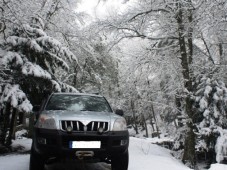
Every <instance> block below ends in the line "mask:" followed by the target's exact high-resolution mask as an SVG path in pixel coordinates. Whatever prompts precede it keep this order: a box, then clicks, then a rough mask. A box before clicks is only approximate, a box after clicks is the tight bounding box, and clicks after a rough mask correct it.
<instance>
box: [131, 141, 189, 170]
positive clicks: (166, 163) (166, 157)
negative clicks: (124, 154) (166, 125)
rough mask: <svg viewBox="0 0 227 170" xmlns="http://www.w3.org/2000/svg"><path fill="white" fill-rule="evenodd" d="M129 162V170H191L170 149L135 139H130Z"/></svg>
mask: <svg viewBox="0 0 227 170" xmlns="http://www.w3.org/2000/svg"><path fill="white" fill-rule="evenodd" d="M129 161H130V162H129V170H150V169H157V170H167V169H168V170H189V168H188V167H186V166H185V165H184V164H183V163H181V162H180V161H179V160H177V159H175V158H174V157H173V156H172V155H171V154H170V151H169V150H168V149H165V148H162V147H160V146H157V145H154V144H152V143H151V141H149V140H145V139H138V138H133V137H132V138H130V147H129Z"/></svg>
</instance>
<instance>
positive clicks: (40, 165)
mask: <svg viewBox="0 0 227 170" xmlns="http://www.w3.org/2000/svg"><path fill="white" fill-rule="evenodd" d="M29 170H44V160H43V159H42V157H41V156H40V155H39V154H37V153H36V152H35V151H34V149H33V148H32V149H31V154H30V163H29Z"/></svg>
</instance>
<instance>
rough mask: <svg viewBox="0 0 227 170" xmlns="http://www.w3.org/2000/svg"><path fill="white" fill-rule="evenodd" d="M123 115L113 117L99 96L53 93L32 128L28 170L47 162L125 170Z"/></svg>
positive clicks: (125, 127) (120, 113)
mask: <svg viewBox="0 0 227 170" xmlns="http://www.w3.org/2000/svg"><path fill="white" fill-rule="evenodd" d="M122 115H123V111H121V110H117V111H116V113H114V112H113V111H112V109H111V107H110V105H109V104H108V102H107V100H106V99H105V98H104V97H103V96H100V95H93V94H81V93H54V94H52V95H51V96H50V97H49V98H48V99H47V101H46V102H45V103H44V104H43V106H41V109H40V111H39V112H38V119H37V121H36V123H35V126H34V137H33V143H32V148H31V156H30V170H43V169H44V165H45V163H48V162H50V160H75V162H76V160H92V161H95V162H108V163H111V167H112V170H127V169H128V159H129V156H128V145H129V134H128V130H127V126H126V121H125V119H124V118H123V117H122Z"/></svg>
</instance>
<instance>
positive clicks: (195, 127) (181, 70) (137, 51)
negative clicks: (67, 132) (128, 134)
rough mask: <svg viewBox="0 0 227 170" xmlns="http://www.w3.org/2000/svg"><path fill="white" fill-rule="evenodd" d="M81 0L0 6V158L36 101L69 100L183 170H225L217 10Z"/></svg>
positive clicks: (180, 2) (221, 28)
mask: <svg viewBox="0 0 227 170" xmlns="http://www.w3.org/2000/svg"><path fill="white" fill-rule="evenodd" d="M84 1H85V0H1V1H0V154H1V153H5V152H9V151H10V148H11V143H12V139H14V138H15V132H16V131H17V130H21V129H23V128H24V126H25V124H26V119H27V118H29V119H30V121H31V122H32V120H33V117H34V114H33V111H32V110H33V108H35V106H37V105H40V103H41V102H42V100H43V98H45V97H46V96H47V95H49V94H51V93H53V92H79V93H99V94H101V95H103V96H105V97H106V98H107V99H108V100H109V101H110V103H111V105H112V107H113V108H114V109H118V108H121V109H123V110H124V112H125V118H126V120H127V124H128V128H129V129H130V130H131V131H133V134H132V135H133V136H138V137H139V136H143V137H146V138H152V137H158V138H161V137H162V136H165V137H169V138H171V139H173V143H172V145H173V146H172V150H173V151H174V153H175V154H174V155H175V157H177V158H178V159H180V160H182V162H183V163H184V164H186V165H187V166H189V167H190V168H195V167H196V164H197V162H198V161H200V160H204V159H205V158H206V161H207V164H212V163H215V162H217V163H226V162H227V86H226V84H227V74H226V72H227V13H226V11H227V1H226V0H94V2H92V3H94V7H93V9H92V10H90V11H86V10H83V9H82V7H81V5H82V4H83V2H84ZM90 1H91V0H90ZM114 2H115V3H116V4H118V5H116V4H115V6H111V5H113V4H114ZM89 3H91V2H88V4H89ZM86 7H88V5H87V6H86V4H85V5H84V8H86ZM104 10H105V12H104ZM30 124H31V123H30ZM30 126H31V125H30ZM28 135H31V134H30V132H28Z"/></svg>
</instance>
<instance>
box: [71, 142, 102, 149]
mask: <svg viewBox="0 0 227 170" xmlns="http://www.w3.org/2000/svg"><path fill="white" fill-rule="evenodd" d="M69 148H76V149H78V148H83V149H86V148H101V142H100V141H70V142H69Z"/></svg>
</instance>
